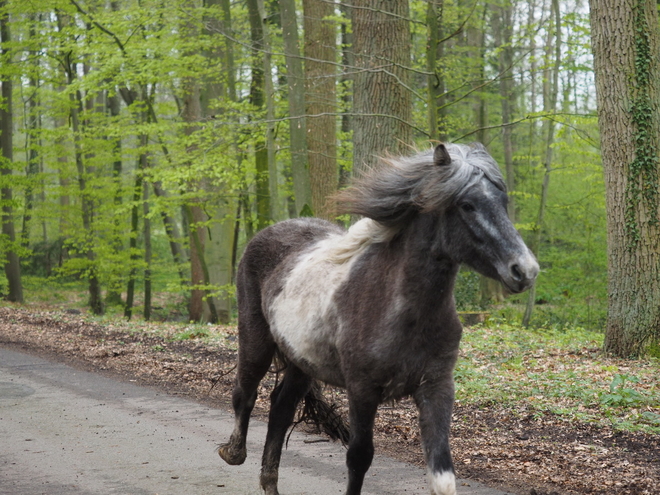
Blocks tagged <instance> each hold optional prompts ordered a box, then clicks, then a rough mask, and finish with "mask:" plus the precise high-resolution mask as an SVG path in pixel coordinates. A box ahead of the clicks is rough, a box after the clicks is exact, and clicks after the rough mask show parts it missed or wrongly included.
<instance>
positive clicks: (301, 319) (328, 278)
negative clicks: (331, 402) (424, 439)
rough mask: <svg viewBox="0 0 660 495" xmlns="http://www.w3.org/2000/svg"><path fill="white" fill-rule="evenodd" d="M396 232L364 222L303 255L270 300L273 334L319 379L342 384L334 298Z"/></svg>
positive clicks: (338, 329)
mask: <svg viewBox="0 0 660 495" xmlns="http://www.w3.org/2000/svg"><path fill="white" fill-rule="evenodd" d="M395 234H396V231H393V229H389V228H387V227H384V226H383V225H381V224H379V223H377V222H375V221H374V220H371V219H368V218H365V219H362V220H360V221H358V222H357V223H356V224H355V225H353V226H352V227H351V228H350V229H349V230H348V232H346V233H344V234H332V235H330V236H328V237H325V238H324V239H322V240H320V241H319V242H317V243H316V244H314V245H313V246H312V247H311V248H310V249H308V250H307V251H304V252H303V253H302V254H300V255H298V259H297V262H296V264H295V266H294V267H293V269H292V270H291V272H289V275H288V276H287V278H286V280H285V281H284V286H283V288H282V291H281V292H280V293H279V294H278V295H277V296H276V297H275V298H274V299H273V300H272V301H267V304H268V319H269V323H270V327H271V332H272V333H273V336H274V337H275V340H276V342H277V343H278V344H280V346H281V347H283V348H284V349H287V350H288V351H289V352H291V353H293V356H289V357H290V358H293V359H294V361H295V359H296V358H298V359H300V360H304V362H305V363H307V364H309V365H311V366H313V367H314V369H315V370H316V372H317V373H318V375H320V376H319V378H321V379H325V380H326V381H329V382H335V384H336V382H343V377H342V376H341V371H340V370H339V363H338V362H336V356H337V354H336V352H335V350H336V349H337V347H338V344H339V339H340V338H341V336H340V333H341V332H340V327H341V324H340V322H339V321H338V316H337V311H336V307H335V303H334V297H335V294H336V292H337V290H338V289H339V288H340V287H341V286H342V284H344V282H346V280H347V279H348V277H349V274H350V271H351V267H352V266H353V264H354V263H355V261H356V260H357V259H358V258H359V257H360V255H361V254H362V253H364V252H365V250H366V249H367V248H368V247H369V246H371V245H372V244H374V243H378V242H385V241H387V240H389V239H391V238H392V237H393V236H394V235H395Z"/></svg>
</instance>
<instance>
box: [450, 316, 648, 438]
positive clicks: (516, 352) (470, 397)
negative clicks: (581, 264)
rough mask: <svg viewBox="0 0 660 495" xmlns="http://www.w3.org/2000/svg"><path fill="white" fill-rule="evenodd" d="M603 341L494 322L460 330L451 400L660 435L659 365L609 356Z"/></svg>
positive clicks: (597, 335)
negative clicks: (494, 405) (603, 349)
mask: <svg viewBox="0 0 660 495" xmlns="http://www.w3.org/2000/svg"><path fill="white" fill-rule="evenodd" d="M602 340H603V336H602V334H600V333H596V332H591V331H585V330H583V329H579V328H578V329H569V330H565V331H559V330H543V329H540V330H539V329H537V330H527V329H523V328H521V327H519V326H513V325H508V324H504V323H500V324H494V325H487V326H486V325H482V326H478V327H474V328H469V329H466V330H465V332H464V336H463V342H462V344H461V358H460V359H459V363H458V365H457V368H456V373H455V378H456V385H457V394H456V398H457V400H458V401H459V402H461V403H463V404H473V405H480V404H492V403H497V404H499V405H500V406H503V407H511V408H512V409H516V408H518V409H519V408H520V407H521V406H523V408H524V409H525V410H527V411H529V410H532V411H537V412H539V413H542V412H550V413H554V414H557V415H560V416H562V417H565V418H566V419H567V420H578V421H582V422H588V423H599V424H610V425H612V426H613V427H614V428H615V429H620V430H627V431H645V432H648V433H660V360H659V359H657V358H653V357H652V358H648V359H644V360H622V359H615V358H610V357H607V356H605V355H603V354H602V352H601V348H602V343H603V342H602Z"/></svg>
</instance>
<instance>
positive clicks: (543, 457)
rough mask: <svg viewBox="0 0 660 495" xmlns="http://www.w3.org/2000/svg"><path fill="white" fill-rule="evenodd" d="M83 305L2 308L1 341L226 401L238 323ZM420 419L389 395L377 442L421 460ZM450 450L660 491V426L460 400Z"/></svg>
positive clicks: (499, 476) (564, 485)
mask: <svg viewBox="0 0 660 495" xmlns="http://www.w3.org/2000/svg"><path fill="white" fill-rule="evenodd" d="M77 313H78V312H76V311H70V312H67V311H61V312H46V311H43V312H40V311H33V310H30V311H28V310H25V309H20V308H0V345H3V346H11V347H13V348H15V349H19V350H21V349H22V350H24V351H27V352H32V353H37V354H40V355H44V356H47V357H50V358H55V359H57V360H59V361H63V362H66V363H68V364H71V365H73V366H75V367H78V368H82V369H85V370H91V371H99V372H103V373H107V374H111V375H114V376H116V377H119V378H121V379H123V380H128V381H132V382H137V383H140V384H145V385H153V386H158V387H161V388H163V389H165V390H167V391H168V392H169V393H172V394H177V395H182V396H187V397H190V398H193V399H195V400H199V401H202V402H204V403H207V404H212V405H214V406H217V407H222V408H229V404H230V397H231V388H232V382H233V379H234V374H235V368H234V366H235V362H236V351H235V336H233V335H231V329H229V330H228V331H229V332H230V335H229V338H228V339H225V340H222V341H220V340H218V341H213V343H203V342H201V340H200V339H197V338H195V335H194V334H191V335H190V337H191V338H190V339H187V340H172V339H171V338H168V337H167V336H163V335H162V334H156V333H155V332H151V333H150V332H129V331H128V330H127V329H128V328H129V327H128V325H126V326H112V325H96V324H89V323H86V322H85V321H84V320H83V318H82V317H81V315H79V314H77ZM275 380H276V375H275V373H274V372H273V373H271V374H269V375H268V376H267V379H266V380H264V383H263V386H262V390H261V391H260V397H259V400H258V402H257V406H256V408H255V415H256V416H257V417H260V418H261V419H264V418H265V417H266V413H267V404H268V401H267V398H268V394H269V393H270V390H271V389H272V387H273V384H274V383H275ZM325 394H326V396H327V397H328V398H330V399H332V401H333V402H336V403H337V404H339V407H340V410H341V411H342V412H343V413H344V414H345V413H346V401H345V397H344V395H343V393H342V392H341V391H340V390H336V389H330V388H328V389H326V390H325ZM416 420H417V417H416V409H415V407H414V404H413V403H412V402H411V401H408V400H403V401H400V402H396V403H391V404H386V405H383V406H382V407H381V409H380V412H379V414H378V417H377V421H376V429H375V441H376V450H377V452H379V453H383V454H387V455H390V456H392V457H395V458H398V459H400V460H403V461H408V462H412V463H414V464H418V465H422V464H423V458H422V454H421V447H420V437H419V431H418V428H417V421H416ZM224 440H225V439H221V438H219V439H218V443H220V442H222V441H224ZM452 451H453V455H454V461H455V464H456V469H457V473H458V475H459V477H462V478H469V479H474V480H478V481H481V482H483V483H485V484H487V485H490V486H493V487H497V488H500V489H504V490H508V491H510V492H512V493H516V494H519V495H552V494H561V495H563V494H631V495H642V494H660V436H657V435H649V434H642V433H621V432H615V431H613V430H611V429H609V428H601V427H595V426H594V425H590V424H584V423H575V422H567V421H566V420H563V419H561V418H558V417H555V416H553V415H550V414H539V413H538V412H536V411H534V412H532V411H526V410H511V408H508V409H506V408H503V407H500V406H498V404H496V403H494V404H488V405H482V406H480V407H476V406H471V407H467V406H463V405H460V404H457V406H456V407H455V410H454V422H453V427H452Z"/></svg>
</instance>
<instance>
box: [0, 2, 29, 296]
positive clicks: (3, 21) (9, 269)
mask: <svg viewBox="0 0 660 495" xmlns="http://www.w3.org/2000/svg"><path fill="white" fill-rule="evenodd" d="M4 7H5V2H4V1H2V0H0V10H3V11H4ZM8 17H9V15H8V14H4V15H0V41H2V43H3V47H2V55H3V58H4V57H7V53H8V51H9V48H8V43H9V42H10V41H11V37H10V32H9V19H8ZM0 83H1V84H2V99H3V102H4V103H3V104H2V105H0V148H1V149H2V158H3V162H4V163H3V164H2V166H0V174H2V176H3V182H4V183H5V184H7V183H8V182H9V180H8V176H10V175H12V169H11V164H12V162H13V153H14V152H13V135H14V124H13V108H12V97H13V84H12V80H11V76H4V77H3V78H2V80H1V81H0ZM12 197H13V194H12V190H11V188H10V187H8V186H3V187H2V189H1V190H0V201H1V202H2V234H3V235H4V236H6V238H7V240H8V243H9V246H8V249H7V252H6V253H5V256H6V261H5V266H4V268H5V275H6V277H7V282H8V285H9V287H8V289H9V290H8V294H7V300H8V301H11V302H19V303H22V302H23V284H22V283H21V265H20V260H19V258H18V253H17V252H16V233H15V231H14V218H13V209H12V206H11V205H12V202H13V201H12Z"/></svg>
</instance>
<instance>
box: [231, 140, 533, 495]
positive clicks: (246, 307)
mask: <svg viewBox="0 0 660 495" xmlns="http://www.w3.org/2000/svg"><path fill="white" fill-rule="evenodd" d="M336 200H337V202H338V204H339V205H340V211H341V212H345V213H351V214H354V215H360V216H362V217H363V218H362V219H360V220H359V221H357V222H356V223H355V224H354V225H352V226H351V227H350V228H349V229H348V231H346V230H344V229H343V228H340V227H339V226H337V225H335V224H333V223H331V222H327V221H324V220H320V219H315V218H297V219H292V220H286V221H283V222H279V223H276V224H274V225H272V226H269V227H267V228H266V229H264V230H262V231H260V232H259V233H258V234H257V235H256V236H255V237H254V238H253V239H252V240H251V241H250V242H249V243H248V245H247V247H246V249H245V252H244V254H243V257H242V259H241V262H240V264H239V268H238V271H237V278H236V285H237V298H238V343H239V349H238V366H237V374H236V379H235V385H234V389H233V394H232V403H233V408H234V412H235V427H234V430H233V432H232V434H231V437H230V439H229V442H228V443H226V444H223V445H221V446H220V447H219V449H218V453H219V455H220V457H222V459H224V460H225V461H226V462H227V463H229V464H231V465H236V464H241V463H243V462H244V460H245V458H246V455H247V453H246V435H247V430H248V422H249V419H250V413H251V411H252V408H253V407H254V403H255V400H256V397H257V387H258V385H259V383H260V381H261V379H262V378H263V377H264V375H265V374H266V372H267V371H268V369H269V367H270V365H271V362H272V361H273V358H274V357H276V356H278V357H279V358H280V359H282V361H283V362H284V363H286V370H285V372H284V377H283V379H282V381H281V382H280V383H279V384H278V385H277V386H276V388H275V389H274V390H273V392H272V394H271V399H270V402H271V403H270V413H269V419H268V431H267V436H266V441H265V447H264V452H263V458H262V468H261V474H260V483H261V487H262V488H263V490H264V491H265V493H266V495H278V494H279V492H278V489H277V482H278V468H279V464H280V458H281V453H282V446H283V442H284V439H285V436H286V432H287V430H288V428H289V427H290V426H291V425H292V423H293V420H294V416H295V412H296V408H297V406H298V404H299V402H300V401H301V400H302V399H303V398H305V396H306V395H308V394H310V393H312V392H313V391H314V385H315V384H316V383H318V381H320V382H324V383H327V384H330V385H334V386H338V387H343V388H345V389H346V393H347V398H348V403H349V414H348V419H349V427H350V439H349V441H348V450H347V453H346V465H347V467H348V482H347V489H346V494H347V495H358V494H359V493H360V492H361V489H362V484H363V481H364V476H365V473H366V472H367V470H368V469H369V467H370V465H371V462H372V458H373V455H374V445H373V425H374V418H375V415H376V411H377V408H378V406H379V404H381V403H382V402H384V401H389V400H393V399H394V400H396V399H400V398H403V397H404V396H412V397H413V398H414V401H415V404H416V406H417V408H418V410H419V424H420V432H421V438H422V447H423V452H424V456H425V460H426V464H427V470H428V476H429V483H430V486H431V491H432V493H433V494H435V495H452V494H455V493H456V487H455V486H456V481H455V474H454V466H453V462H452V458H451V453H450V447H449V433H450V422H451V417H452V408H453V403H454V381H453V370H454V365H455V363H456V360H457V357H458V349H459V342H460V340H461V333H462V326H461V323H460V320H459V318H458V314H457V312H456V307H455V302H454V296H453V288H454V281H455V278H456V274H457V272H458V269H459V266H460V265H461V264H462V263H465V264H467V265H469V266H470V267H472V268H473V269H475V270H476V271H478V272H479V273H481V274H483V275H485V276H487V277H491V278H494V279H496V280H499V281H500V282H501V283H502V284H503V285H504V286H505V287H506V289H508V291H510V292H512V293H519V292H522V291H524V290H526V289H528V288H529V287H531V285H532V284H533V283H534V280H535V279H536V276H537V274H538V272H539V265H538V263H537V261H536V259H535V257H534V255H533V254H532V252H531V251H530V250H529V249H528V248H527V246H526V245H525V243H524V242H523V240H522V238H521V236H520V234H519V233H518V232H517V231H516V229H515V227H514V226H513V224H512V223H511V221H510V220H509V217H508V216H507V194H506V186H505V182H504V180H503V178H502V175H501V173H500V170H499V168H498V166H497V163H496V162H495V160H494V159H493V158H492V157H491V156H490V155H489V154H488V152H487V151H486V149H485V148H484V147H483V146H482V145H481V144H478V143H474V144H472V145H462V144H439V145H438V146H436V147H435V148H434V149H430V150H428V151H424V152H420V153H418V154H416V155H415V156H411V157H389V158H385V159H381V164H380V166H379V167H376V168H374V169H373V170H371V171H369V172H367V173H366V174H365V175H364V176H363V177H362V178H360V179H359V180H357V181H356V182H355V183H354V184H353V186H351V187H349V188H347V189H344V190H343V191H342V192H340V193H338V195H337V197H336ZM310 391H311V392H310Z"/></svg>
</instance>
